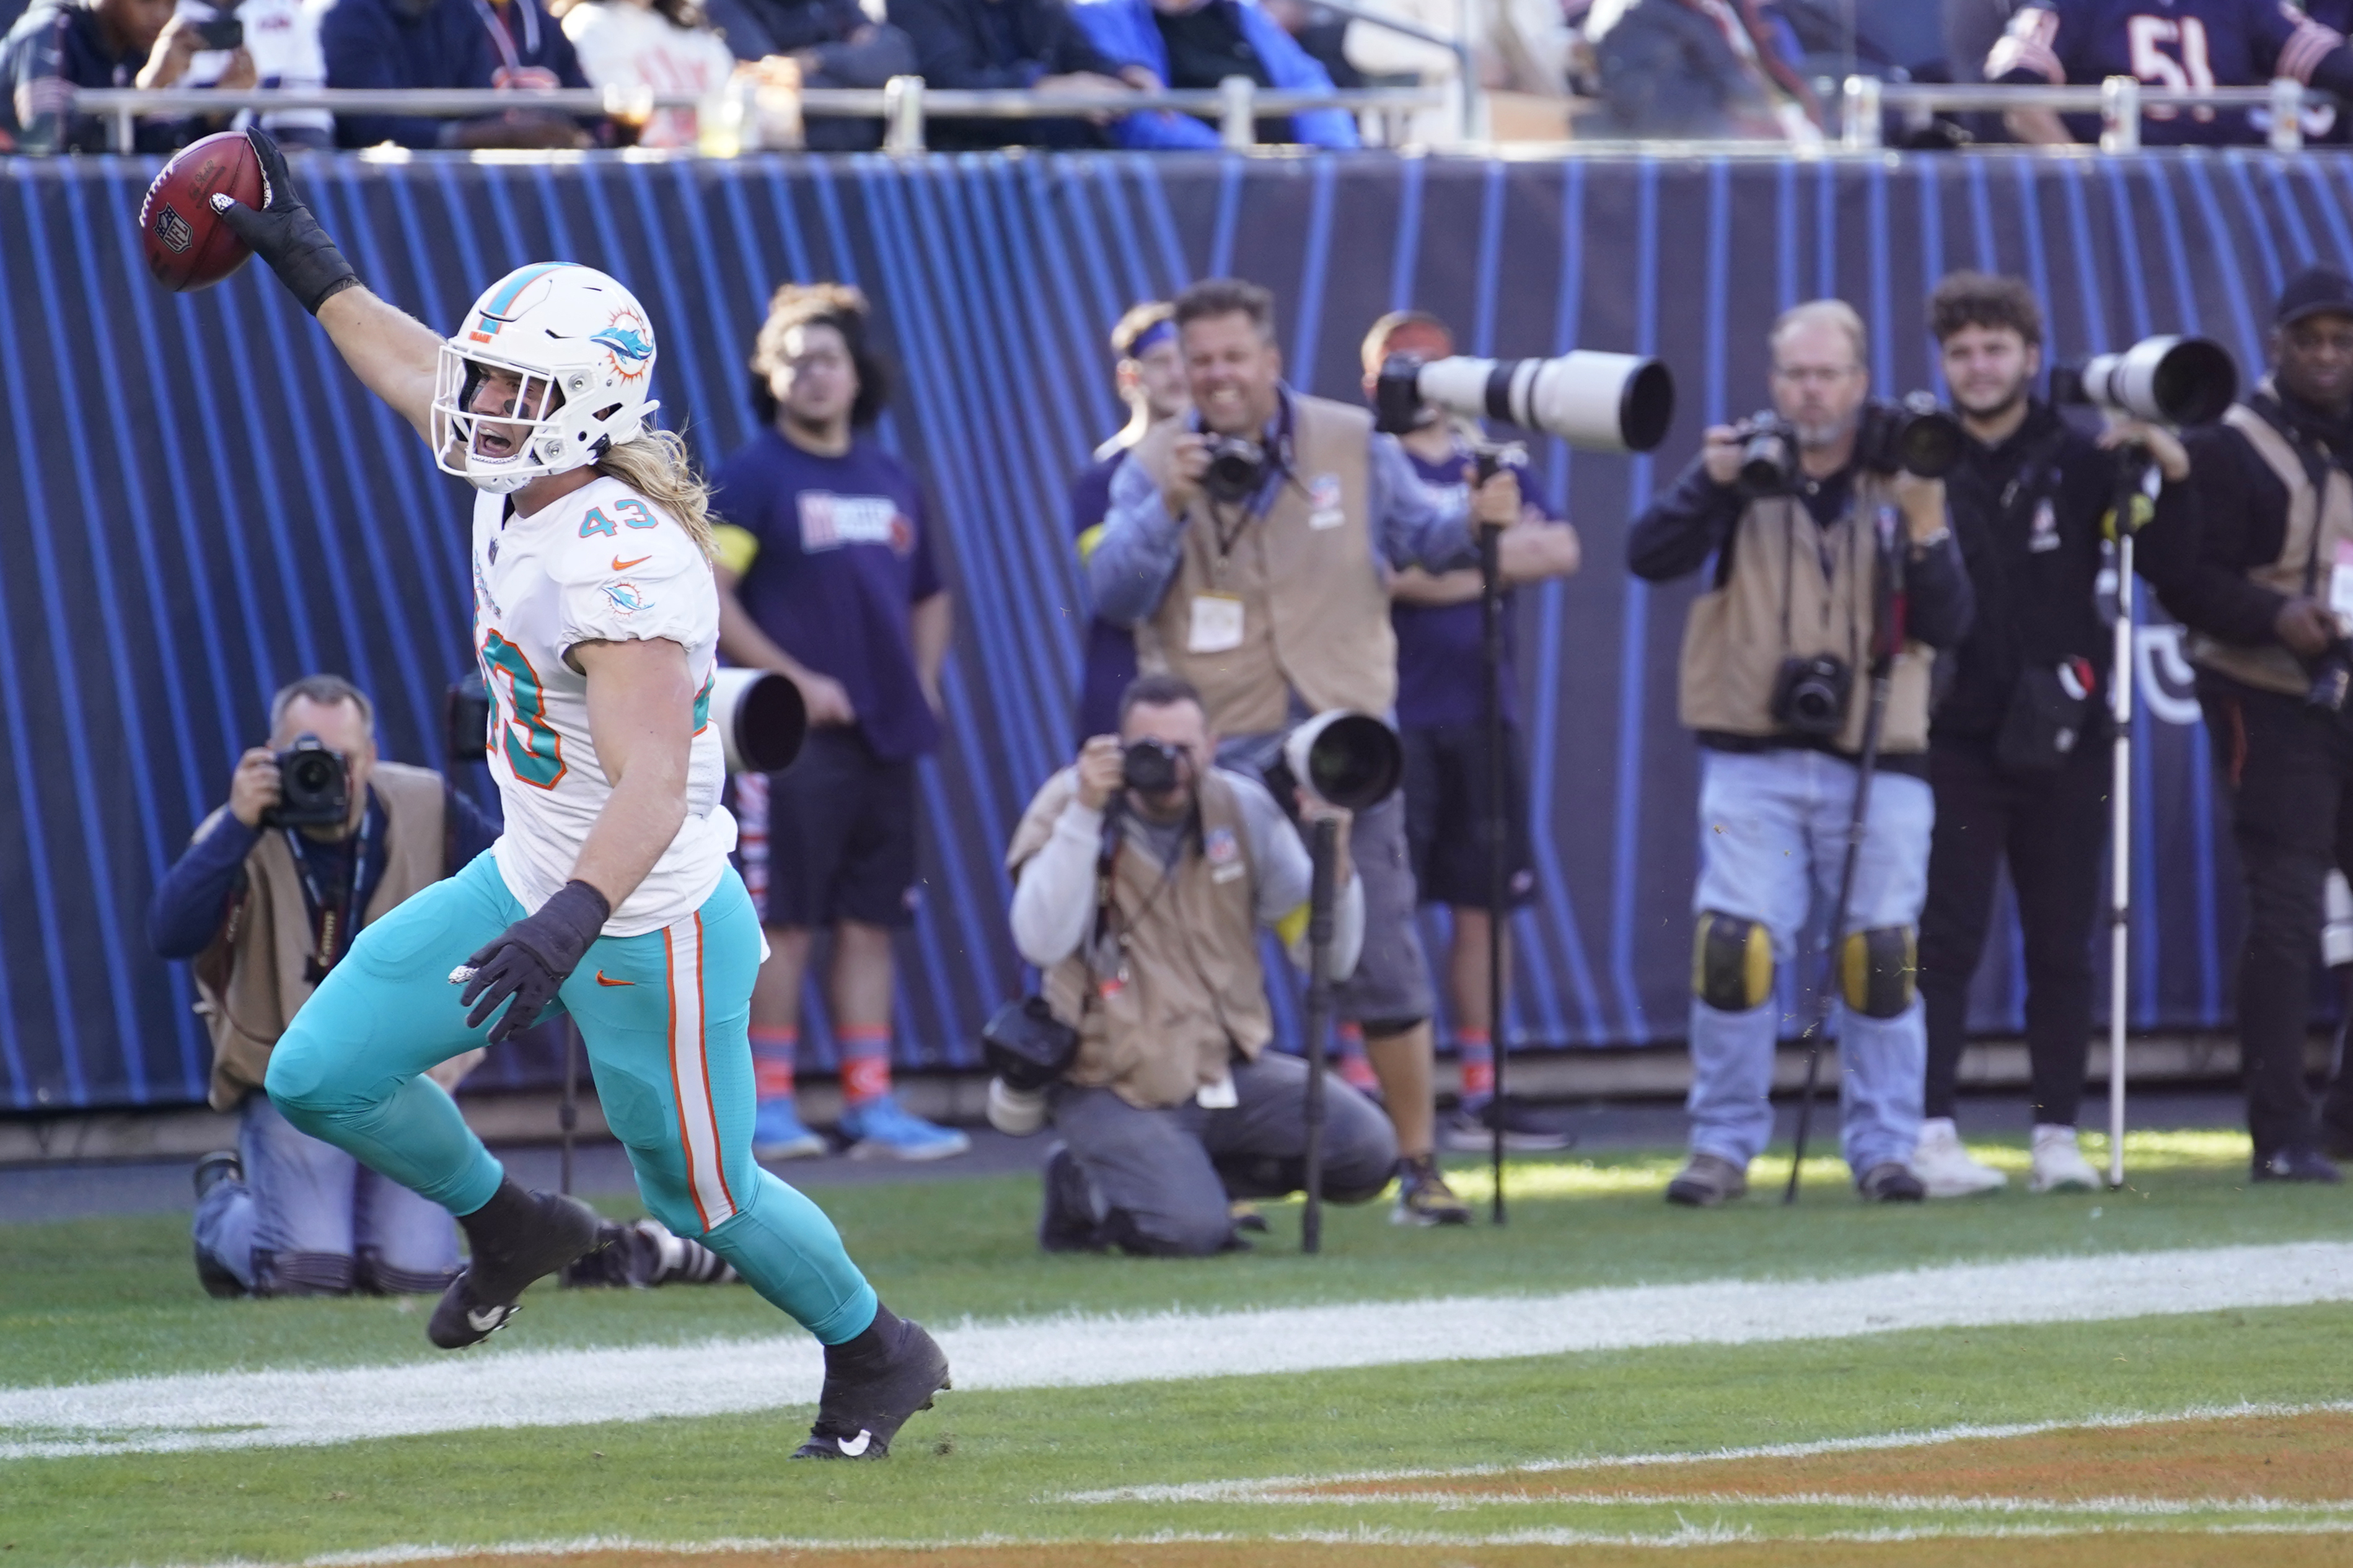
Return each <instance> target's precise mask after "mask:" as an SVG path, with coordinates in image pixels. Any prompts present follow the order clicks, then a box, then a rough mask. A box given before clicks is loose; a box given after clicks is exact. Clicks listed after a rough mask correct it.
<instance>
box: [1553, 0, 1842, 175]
mask: <svg viewBox="0 0 2353 1568" xmlns="http://www.w3.org/2000/svg"><path fill="white" fill-rule="evenodd" d="M1602 12H1603V7H1602V6H1601V5H1596V6H1595V7H1594V15H1593V16H1592V18H1591V19H1590V20H1589V21H1588V23H1587V26H1586V36H1587V37H1588V39H1589V40H1590V41H1591V42H1592V45H1593V48H1594V53H1595V58H1596V61H1597V66H1598V69H1599V75H1600V82H1601V94H1602V101H1603V103H1604V104H1605V105H1606V106H1607V110H1608V117H1607V121H1606V122H1605V123H1606V124H1607V125H1608V126H1609V129H1610V130H1611V131H1613V132H1615V133H1616V134H1619V135H1622V136H1643V137H1674V138H1687V137H1698V138H1715V137H1729V138H1739V139H1748V140H1757V141H1786V142H1795V143H1798V144H1800V145H1807V144H1812V143H1816V142H1820V140H1821V110H1820V105H1819V104H1818V103H1817V102H1816V100H1815V99H1814V94H1813V89H1811V88H1810V87H1808V86H1807V85H1806V81H1805V79H1804V77H1803V76H1801V75H1800V74H1799V71H1798V69H1797V68H1796V67H1795V66H1793V65H1791V64H1790V52H1791V51H1792V50H1793V49H1794V47H1795V43H1794V40H1793V39H1791V38H1788V37H1784V35H1783V33H1782V31H1781V30H1780V29H1779V28H1778V27H1776V26H1774V25H1773V24H1772V23H1771V22H1770V21H1769V20H1767V18H1766V17H1765V16H1763V14H1762V13H1761V12H1760V11H1759V9H1758V7H1757V5H1756V4H1755V0H1636V3H1635V4H1634V5H1630V6H1628V7H1626V8H1625V10H1624V11H1623V12H1622V13H1621V14H1620V16H1618V17H1617V18H1616V20H1615V21H1614V22H1613V21H1611V20H1610V19H1609V17H1608V16H1605V15H1603V14H1602Z"/></svg>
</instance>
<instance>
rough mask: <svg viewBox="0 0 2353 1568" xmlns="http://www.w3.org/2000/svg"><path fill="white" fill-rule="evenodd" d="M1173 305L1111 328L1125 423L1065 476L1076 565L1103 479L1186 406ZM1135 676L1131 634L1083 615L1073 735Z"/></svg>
mask: <svg viewBox="0 0 2353 1568" xmlns="http://www.w3.org/2000/svg"><path fill="white" fill-rule="evenodd" d="M1175 314H1176V311H1175V310H1174V309H1173V308H1172V307H1171V306H1170V305H1169V304H1168V302H1167V301H1166V300H1146V301H1145V303H1143V304H1141V305H1134V306H1130V307H1129V308H1128V310H1127V313H1126V314H1125V315H1123V316H1122V317H1120V319H1119V321H1118V324H1117V325H1115V326H1113V328H1112V330H1111V352H1112V353H1113V354H1115V355H1117V356H1118V364H1117V365H1116V367H1115V368H1114V369H1113V375H1114V376H1115V377H1116V378H1117V382H1118V386H1119V400H1120V401H1121V402H1122V403H1124V404H1126V405H1127V424H1126V425H1125V426H1123V427H1122V428H1121V430H1120V432H1119V434H1118V435H1116V436H1113V437H1112V438H1111V439H1110V440H1108V441H1105V442H1104V443H1103V445H1102V446H1100V447H1096V448H1095V455H1094V461H1093V462H1092V463H1089V464H1088V465H1087V467H1086V468H1085V469H1084V470H1083V471H1082V472H1081V473H1080V475H1079V477H1078V478H1077V479H1072V480H1071V534H1072V535H1073V536H1074V537H1075V538H1076V539H1077V540H1078V551H1079V565H1080V568H1081V569H1082V570H1083V569H1084V568H1085V566H1086V563H1087V557H1088V556H1090V555H1092V554H1093V553H1094V548H1095V543H1096V542H1097V541H1099V540H1101V539H1102V538H1103V514H1104V513H1106V512H1108V511H1109V510H1111V478H1112V476H1113V474H1115V473H1117V472H1119V466H1120V465H1121V464H1122V463H1124V462H1126V461H1127V454H1128V452H1129V451H1130V450H1131V449H1133V448H1134V446H1135V444H1136V443H1137V442H1138V441H1141V440H1143V439H1144V433H1145V431H1147V430H1149V429H1151V428H1152V427H1153V426H1155V425H1157V424H1159V423H1160V422H1161V421H1163V420H1166V419H1174V418H1176V416H1178V415H1179V414H1182V413H1184V412H1185V410H1186V408H1187V406H1189V403H1188V395H1187V392H1186V389H1185V357H1184V355H1183V354H1182V353H1178V352H1177V348H1176V321H1174V320H1173V318H1174V316H1175ZM1134 679H1135V634H1134V632H1132V631H1129V630H1128V629H1127V628H1126V627H1125V626H1114V625H1113V624H1112V623H1111V622H1109V621H1107V620H1104V619H1103V617H1102V616H1092V617H1091V618H1090V619H1089V620H1088V622H1087V647H1086V659H1085V663H1084V665H1083V667H1082V668H1081V670H1080V674H1079V739H1080V740H1081V741H1082V742H1083V741H1085V740H1086V739H1087V737H1089V736H1090V735H1103V734H1108V733H1110V732H1111V731H1113V730H1115V729H1117V728H1119V696H1120V693H1121V692H1123V691H1124V690H1126V689H1127V683H1128V682H1129V681H1131V680H1134Z"/></svg>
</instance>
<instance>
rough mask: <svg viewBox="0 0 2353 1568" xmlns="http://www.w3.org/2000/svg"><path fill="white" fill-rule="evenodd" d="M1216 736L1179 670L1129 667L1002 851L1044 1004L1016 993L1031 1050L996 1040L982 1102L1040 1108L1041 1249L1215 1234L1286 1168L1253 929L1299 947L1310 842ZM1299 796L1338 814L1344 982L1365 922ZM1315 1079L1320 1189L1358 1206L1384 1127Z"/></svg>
mask: <svg viewBox="0 0 2353 1568" xmlns="http://www.w3.org/2000/svg"><path fill="white" fill-rule="evenodd" d="M1216 745H1217V742H1216V738H1215V737H1214V736H1212V735H1211V734H1210V733H1209V727H1208V718H1207V716H1206V715H1205V714H1204V712H1203V710H1202V706H1201V698H1200V693H1199V692H1198V691H1196V690H1195V689H1193V687H1192V685H1191V684H1190V683H1189V682H1187V681H1185V680H1182V679H1177V678H1176V677H1174V676H1168V675H1149V676H1145V677H1144V678H1143V679H1140V680H1137V681H1136V682H1135V683H1134V685H1132V686H1130V687H1129V688H1128V689H1127V691H1126V693H1125V694H1124V696H1123V698H1122V699H1121V701H1120V732H1119V734H1118V736H1116V737H1113V736H1110V735H1098V736H1096V737H1095V738H1094V739H1092V740H1091V741H1089V742H1087V743H1086V745H1085V747H1084V748H1083V749H1082V751H1081V752H1080V753H1079V759H1078V762H1077V764H1076V765H1075V766H1073V767H1069V768H1065V769H1063V770H1062V771H1061V772H1060V773H1056V774H1055V775H1054V776H1053V777H1052V778H1050V779H1049V780H1047V781H1046V785H1045V787H1044V788H1043V789H1040V790H1039V792H1038V795H1037V798H1036V799H1034V800H1033V801H1031V802H1030V803H1029V811H1028V812H1027V813H1026V814H1025V815H1024V816H1023V817H1022V819H1021V825H1020V826H1019V828H1018V830H1017V831H1016V832H1015V834H1014V838H1013V847H1012V848H1011V849H1010V850H1009V851H1008V853H1007V856H1006V864H1007V867H1008V869H1009V870H1010V871H1011V872H1012V873H1013V875H1014V876H1015V878H1016V879H1017V886H1016V889H1015V891H1014V895H1013V940H1014V944H1015V946H1017V947H1018V948H1019V949H1020V951H1021V955H1022V956H1023V957H1024V958H1026V959H1028V960H1029V962H1030V963H1034V964H1036V965H1038V966H1039V969H1041V970H1043V971H1044V972H1045V998H1044V1001H1045V1005H1046V1007H1047V1008H1048V1009H1050V1012H1051V1018H1050V1019H1048V1018H1045V1017H1041V1016H1039V1011H1040V1009H1039V1005H1038V1004H1037V1003H1036V1002H1034V1001H1033V1002H1032V1003H1030V1004H1029V1006H1028V1009H1027V1011H1026V1012H1025V1013H1024V1014H1023V1015H1022V1026H1023V1027H1024V1029H1025V1031H1026V1033H1027V1036H1028V1037H1029V1041H1030V1042H1032V1046H1031V1048H1027V1049H1023V1050H1021V1051H1019V1052H1018V1053H1015V1052H1008V1051H1007V1050H1006V1049H1005V1048H1004V1047H1003V1046H1001V1045H999V1044H997V1042H995V1041H992V1043H991V1046H990V1060H991V1065H992V1066H994V1067H995V1068H997V1071H998V1073H999V1082H998V1084H997V1086H995V1087H993V1088H992V1090H991V1108H990V1119H991V1120H992V1121H996V1122H997V1124H998V1125H999V1126H1000V1127H1002V1128H1004V1129H1005V1130H1006V1131H1015V1130H1017V1129H1018V1130H1022V1131H1029V1130H1034V1128H1035V1127H1036V1126H1037V1125H1038V1124H1039V1121H1043V1120H1048V1119H1050V1120H1051V1121H1052V1123H1053V1126H1054V1130H1055V1131H1056V1132H1058V1133H1059V1134H1060V1136H1061V1139H1062V1142H1061V1144H1060V1146H1059V1147H1057V1148H1056V1149H1055V1150H1054V1152H1053V1153H1052V1154H1051V1155H1050V1157H1049V1159H1048V1161H1047V1165H1046V1205H1045V1214H1044V1216H1043V1218H1042V1219H1041V1220H1040V1221H1039V1229H1038V1239H1039V1245H1040V1246H1042V1247H1045V1248H1046V1250H1047V1251H1049V1252H1070V1251H1102V1250H1104V1249H1106V1248H1108V1247H1120V1248H1121V1249H1123V1250H1124V1251H1127V1252H1131V1253H1136V1254H1141V1255H1145V1256H1156V1257H1201V1256H1206V1255H1208V1254H1210V1253H1214V1252H1220V1251H1224V1250H1227V1249H1229V1248H1230V1247H1235V1246H1236V1245H1238V1243H1237V1239H1236V1237H1235V1234H1234V1226H1233V1221H1232V1218H1231V1215H1230V1209H1229V1205H1230V1204H1231V1202H1232V1201H1233V1200H1235V1199H1238V1198H1266V1197H1280V1196H1282V1195H1284V1194H1290V1193H1293V1192H1297V1191H1299V1190H1300V1187H1301V1185H1302V1184H1303V1179H1304V1169H1303V1165H1304V1153H1305V1148H1306V1120H1305V1097H1306V1087H1307V1067H1306V1064H1305V1063H1304V1062H1303V1061H1302V1060H1300V1059H1299V1058H1296V1057H1292V1056H1284V1055H1281V1054H1269V1053H1267V1052H1266V1045H1267V1042H1268V1041H1269V1040H1271V1038H1272V1037H1273V1036H1274V1024H1273V1019H1272V1016H1271V1011H1270V1009H1269V1006H1268V1003H1267V992H1266V975H1265V973H1264V971H1263V970H1262V969H1261V967H1260V963H1259V940H1258V933H1259V928H1260V927H1261V926H1264V927H1267V928H1270V929H1271V930H1274V931H1279V932H1280V933H1281V934H1282V936H1283V938H1284V939H1285V942H1286V945H1287V947H1288V949H1289V951H1290V953H1291V956H1292V959H1293V962H1294V963H1301V964H1304V963H1305V961H1306V956H1307V952H1306V935H1305V932H1306V925H1307V912H1308V911H1307V896H1308V884H1309V878H1310V867H1309V862H1308V856H1307V851H1306V849H1305V847H1303V845H1302V844H1301V842H1300V839H1299V836H1298V835H1297V834H1296V833H1294V832H1293V830H1292V827H1291V825H1290V823H1289V822H1288V821H1286V820H1285V819H1284V816H1283V813H1282V808H1281V807H1280V806H1278V805H1276V804H1275V801H1274V797H1273V796H1272V795H1269V794H1268V793H1267V791H1266V789H1265V788H1264V786H1262V785H1261V784H1259V783H1258V782H1257V781H1256V780H1255V779H1253V778H1250V777H1249V776H1247V775H1245V774H1241V773H1229V772H1228V771H1227V770H1225V769H1223V768H1219V767H1214V766H1211V765H1209V759H1210V758H1211V757H1213V756H1214V755H1215V754H1216ZM1299 805H1300V807H1301V813H1302V815H1303V816H1305V817H1307V818H1308V819H1309V820H1311V821H1312V820H1314V818H1316V817H1319V816H1327V815H1328V816H1333V817H1335V818H1336V819H1337V820H1338V822H1339V824H1340V833H1339V852H1338V860H1337V864H1336V865H1335V868H1334V885H1335V889H1337V891H1336V893H1335V898H1334V909H1333V936H1332V952H1331V973H1332V974H1333V975H1334V977H1335V979H1336V978H1345V976H1346V975H1347V974H1349V973H1351V972H1352V971H1354V970H1355V968H1356V954H1357V951H1358V949H1359V947H1360V946H1361V945H1362V943H1363V940H1364V930H1365V899H1364V888H1363V885H1362V883H1361V882H1359V881H1358V879H1356V875H1355V873H1354V870H1353V868H1351V866H1350V864H1349V859H1348V852H1347V842H1348V839H1347V826H1348V817H1347V814H1346V813H1345V812H1342V811H1339V810H1337V809H1336V808H1335V807H1332V806H1329V805H1324V804H1323V803H1322V802H1320V801H1317V800H1315V799H1314V798H1313V797H1311V796H1309V795H1306V794H1305V793H1304V792H1302V794H1301V796H1300V801H1299ZM1071 1032H1075V1035H1076V1038H1075V1040H1072V1039H1071ZM1024 1058H1028V1059H1024ZM1324 1091H1325V1094H1326V1097H1327V1099H1326V1103H1325V1129H1324V1196H1325V1197H1326V1198H1328V1199H1330V1200H1331V1201H1333V1202H1335V1203H1365V1202H1367V1201H1369V1200H1371V1199H1372V1198H1374V1197H1376V1196H1377V1195H1379V1194H1380V1192H1381V1191H1382V1189H1383V1188H1384V1187H1386V1186H1387V1185H1388V1179H1389V1174H1390V1172H1391V1170H1392V1168H1393V1167H1394V1166H1395V1165H1396V1163H1397V1140H1396V1137H1395V1135H1394V1134H1393V1133H1392V1132H1391V1131H1389V1124H1388V1119H1387V1118H1386V1117H1385V1116H1383V1115H1382V1114H1381V1112H1380V1111H1379V1110H1378V1109H1377V1108H1376V1107H1375V1106H1374V1105H1373V1103H1372V1102H1371V1101H1370V1100H1366V1099H1365V1098H1364V1097H1363V1096H1362V1095H1360V1094H1358V1093H1356V1091H1355V1090H1354V1089H1350V1088H1348V1087H1347V1085H1345V1083H1343V1082H1340V1081H1339V1080H1338V1079H1332V1080H1329V1081H1327V1082H1326V1084H1325V1086H1324ZM1025 1121H1026V1125H1025Z"/></svg>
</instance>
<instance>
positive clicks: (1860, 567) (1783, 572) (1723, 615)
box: [1679, 474, 1936, 754]
mask: <svg viewBox="0 0 2353 1568" xmlns="http://www.w3.org/2000/svg"><path fill="white" fill-rule="evenodd" d="M1894 504H1895V500H1894V495H1893V492H1892V491H1891V489H1889V486H1888V482H1887V481H1886V480H1885V479H1882V478H1880V477H1879V476H1877V475H1873V474H1859V475H1857V476H1856V478H1855V481H1854V495H1853V498H1852V500H1851V501H1850V502H1849V503H1848V506H1847V510H1846V515H1845V516H1844V517H1843V518H1841V519H1840V520H1839V521H1837V522H1836V523H1833V524H1832V525H1831V527H1830V528H1829V529H1827V530H1824V529H1822V528H1820V527H1818V526H1816V524H1815V522H1814V518H1813V513H1811V512H1810V511H1808V510H1806V506H1805V503H1804V502H1803V501H1802V500H1798V499H1797V498H1795V497H1793V496H1767V497H1762V498H1760V499H1758V500H1753V501H1750V502H1749V503H1748V507H1747V510H1746V511H1744V512H1742V513H1741V515H1740V521H1738V522H1737V523H1736V524H1734V525H1733V531H1732V536H1731V538H1730V540H1728V541H1727V542H1726V544H1725V548H1727V549H1729V550H1730V551H1731V552H1732V574H1731V575H1730V576H1729V577H1728V578H1726V579H1725V582H1724V584H1723V585H1722V586H1721V587H1717V588H1714V589H1711V590H1710V591H1708V592H1707V593H1705V594H1703V595H1700V596H1699V598H1698V599H1697V600H1696V601H1695V602H1694V604H1693V605H1692V607H1691V615H1690V616H1689V618H1688V619H1686V620H1685V621H1684V623H1683V671H1682V689H1681V701H1680V703H1679V707H1680V710H1681V713H1682V718H1683V725H1684V727H1685V728H1687V729H1692V730H1707V731H1716V732H1718V733H1722V734H1727V735H1750V736H1755V737H1757V739H1759V740H1769V739H1771V738H1772V737H1773V736H1775V735H1778V734H1781V733H1784V731H1783V729H1782V726H1781V725H1780V724H1779V723H1778V722H1777V721H1775V719H1774V718H1773V685H1774V681H1775V679H1776V678H1777V677H1778V675H1779V673H1780V669H1781V661H1782V660H1783V659H1784V658H1811V657H1813V656H1815V655H1818V654H1830V655H1832V656H1833V657H1835V658H1841V659H1843V660H1845V661H1846V665H1847V668H1849V669H1851V670H1852V671H1853V672H1854V685H1853V688H1852V695H1851V696H1850V697H1849V698H1848V700H1847V710H1846V728H1845V730H1844V731H1841V734H1840V736H1839V738H1838V742H1837V749H1838V750H1840V751H1841V752H1847V753H1849V754H1854V753H1858V752H1861V751H1862V728H1863V718H1864V714H1865V712H1866V710H1868V708H1869V706H1870V677H1871V668H1870V666H1871V638H1872V600H1873V576H1874V574H1873V539H1872V534H1873V529H1872V522H1873V519H1874V517H1875V514H1876V513H1877V511H1878V509H1879V508H1881V507H1883V506H1891V507H1892V506H1894ZM1899 526H1900V525H1899ZM1826 541H1827V547H1828V550H1829V552H1830V561H1831V572H1830V574H1829V575H1828V576H1827V577H1825V576H1824V575H1823V573H1822V567H1821V562H1822V552H1823V549H1824V547H1825V542H1826ZM1785 610H1786V620H1785V615H1784V612H1785ZM1785 624H1786V626H1787V627H1788V632H1787V635H1786V636H1785V635H1784V633H1783V626H1784V625H1785ZM1935 661H1936V651H1935V650H1934V649H1933V648H1930V647H1926V646H1925V645H1923V644H1920V643H1916V642H1914V643H1906V644H1905V647H1904V648H1903V649H1902V651H1901V652H1899V653H1898V654H1897V655H1896V656H1895V664H1894V671H1893V675H1894V683H1893V685H1892V686H1891V688H1890V689H1889V691H1888V698H1887V716H1886V721H1885V724H1884V727H1883V731H1882V733H1881V737H1880V749H1881V750H1883V751H1886V752H1921V751H1926V749H1927V746H1928V675H1929V671H1930V669H1931V668H1932V667H1933V666H1934V664H1935Z"/></svg>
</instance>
